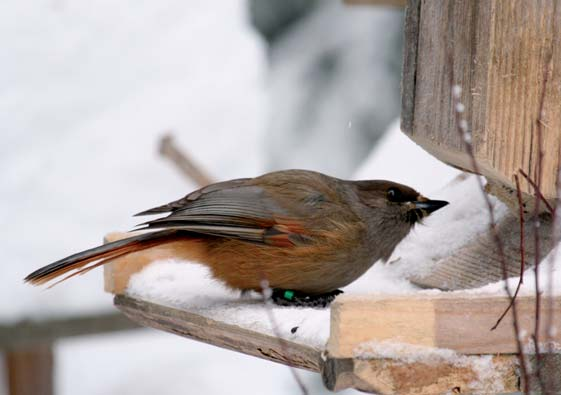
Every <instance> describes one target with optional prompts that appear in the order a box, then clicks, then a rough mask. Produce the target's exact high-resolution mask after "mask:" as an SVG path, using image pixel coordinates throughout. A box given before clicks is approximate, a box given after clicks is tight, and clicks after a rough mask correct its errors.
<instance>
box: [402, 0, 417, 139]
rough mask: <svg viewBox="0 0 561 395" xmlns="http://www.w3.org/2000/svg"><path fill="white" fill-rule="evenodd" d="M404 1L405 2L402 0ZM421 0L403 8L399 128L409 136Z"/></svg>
mask: <svg viewBox="0 0 561 395" xmlns="http://www.w3.org/2000/svg"><path fill="white" fill-rule="evenodd" d="M404 3H406V2H405V1H404ZM420 12H421V1H420V0H410V1H409V2H408V3H407V8H406V9H405V24H404V32H403V68H402V71H401V125H400V126H401V130H402V131H403V132H404V133H405V134H407V135H408V136H411V134H412V133H413V117H414V115H415V86H416V82H417V49H418V45H419V17H420Z"/></svg>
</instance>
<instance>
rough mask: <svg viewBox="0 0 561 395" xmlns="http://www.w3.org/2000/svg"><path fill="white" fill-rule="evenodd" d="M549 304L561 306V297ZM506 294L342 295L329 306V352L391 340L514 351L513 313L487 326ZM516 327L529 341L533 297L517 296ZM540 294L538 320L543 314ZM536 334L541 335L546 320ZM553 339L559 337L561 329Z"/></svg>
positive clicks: (559, 322)
mask: <svg viewBox="0 0 561 395" xmlns="http://www.w3.org/2000/svg"><path fill="white" fill-rule="evenodd" d="M553 302H554V303H553V309H554V311H556V312H559V311H561V297H555V298H554V301H553ZM507 305H508V299H507V298H506V297H499V296H482V295H478V294H470V293H467V292H465V293H460V292H454V293H439V294H434V295H430V294H429V295H416V296H415V297H411V296H395V297H388V296H373V295H371V296H350V295H348V296H345V295H343V296H341V297H338V298H337V300H336V301H335V302H334V303H333V305H332V307H331V334H330V337H329V341H328V345H327V350H328V352H329V355H330V356H331V357H333V358H353V357H354V356H355V354H356V352H357V350H358V349H359V347H360V346H361V344H363V343H366V342H370V341H376V342H380V341H395V342H400V343H407V344H412V345H415V346H426V347H436V348H444V349H450V350H454V351H456V352H459V353H463V354H468V355H470V354H514V353H516V350H517V348H516V342H515V338H514V333H513V329H512V314H511V313H509V314H508V315H507V316H506V317H505V319H504V320H503V322H502V323H501V325H499V327H498V328H497V329H496V330H494V331H491V330H490V328H491V327H492V326H493V324H494V323H495V322H496V320H497V318H498V317H499V316H500V315H501V313H502V312H503V311H504V310H505V309H506V307H507ZM517 306H518V314H519V323H520V327H521V333H523V334H525V337H524V339H523V340H524V341H528V340H529V338H528V336H530V335H531V334H532V333H533V328H534V311H535V300H534V298H533V297H530V296H520V297H519V298H518V302H517ZM547 306H548V302H547V299H546V298H545V297H544V298H543V303H542V310H541V317H542V322H543V323H545V322H547V320H548V318H547V317H548V316H549V311H548V309H547ZM553 327H556V328H559V327H561V314H555V315H554V316H553ZM541 331H542V333H541V334H540V338H541V339H545V338H546V328H545V325H542V326H541ZM552 341H554V342H557V343H561V333H556V334H555V336H553V338H552Z"/></svg>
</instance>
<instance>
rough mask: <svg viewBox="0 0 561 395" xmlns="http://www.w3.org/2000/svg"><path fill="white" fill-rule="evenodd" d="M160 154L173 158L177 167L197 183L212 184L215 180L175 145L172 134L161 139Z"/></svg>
mask: <svg viewBox="0 0 561 395" xmlns="http://www.w3.org/2000/svg"><path fill="white" fill-rule="evenodd" d="M159 152H160V155H162V156H163V157H165V158H167V159H169V160H171V161H172V162H173V163H174V164H175V165H176V166H177V168H178V169H179V170H180V171H181V173H182V174H183V175H185V176H186V177H187V178H188V179H189V180H190V181H194V182H195V183H196V184H197V185H199V186H201V187H203V186H206V185H209V184H212V183H213V182H214V181H213V179H212V177H209V176H208V175H207V174H206V172H205V171H203V170H202V169H201V167H200V166H198V165H197V164H196V163H195V162H194V161H193V160H191V159H190V158H189V157H188V156H187V155H186V154H185V153H183V152H181V150H180V149H179V148H178V147H177V146H176V145H175V141H174V139H173V135H172V134H166V135H165V136H163V137H162V138H161V139H160V149H159Z"/></svg>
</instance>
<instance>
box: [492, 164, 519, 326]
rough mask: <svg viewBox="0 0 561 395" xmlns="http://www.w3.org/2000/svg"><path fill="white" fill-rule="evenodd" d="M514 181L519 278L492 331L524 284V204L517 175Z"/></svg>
mask: <svg viewBox="0 0 561 395" xmlns="http://www.w3.org/2000/svg"><path fill="white" fill-rule="evenodd" d="M514 179H515V181H516V195H517V197H518V209H519V217H520V278H519V279H518V285H517V286H516V290H515V291H514V295H513V296H512V299H511V300H510V303H509V304H508V306H507V308H506V309H505V311H504V312H503V313H502V314H501V316H500V317H499V319H498V320H497V322H496V323H495V325H494V326H493V327H492V328H491V330H492V331H494V330H495V329H497V327H498V326H499V324H500V323H501V321H502V320H503V318H505V316H506V315H507V313H508V312H509V311H510V309H511V308H512V306H513V305H514V302H515V301H516V297H517V296H518V292H520V288H521V287H522V284H523V283H524V270H525V266H526V265H525V259H526V257H525V256H526V251H525V248H524V203H523V202H522V191H521V190H520V180H519V179H518V174H515V175H514Z"/></svg>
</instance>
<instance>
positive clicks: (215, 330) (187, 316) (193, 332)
mask: <svg viewBox="0 0 561 395" xmlns="http://www.w3.org/2000/svg"><path fill="white" fill-rule="evenodd" d="M115 306H117V308H118V309H119V310H121V311H122V312H123V313H124V314H125V315H126V316H127V317H129V318H130V319H131V320H133V321H135V322H137V323H138V324H140V325H143V326H147V327H151V328H156V329H159V330H163V331H166V332H169V333H173V334H175V335H179V336H183V337H186V338H189V339H194V340H198V341H202V342H204V343H208V344H212V345H215V346H218V347H222V348H226V349H229V350H234V351H238V352H241V353H244V354H248V355H253V356H255V357H258V358H262V359H267V360H269V361H273V362H278V363H281V364H284V365H290V366H294V367H297V368H301V369H306V370H310V371H313V372H319V371H320V354H321V350H319V349H317V348H314V347H310V346H306V345H303V344H299V343H295V342H292V341H289V340H283V339H279V338H276V337H273V336H269V335H266V334H263V333H259V332H255V331H251V330H248V329H245V328H242V327H239V326H237V325H231V324H227V323H223V322H219V321H215V320H212V319H210V318H206V317H203V316H201V315H198V314H194V313H190V312H188V311H184V310H179V309H175V308H172V307H168V306H162V305H158V304H155V303H150V302H146V301H141V300H136V299H133V298H130V297H127V296H123V295H117V296H115Z"/></svg>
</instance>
